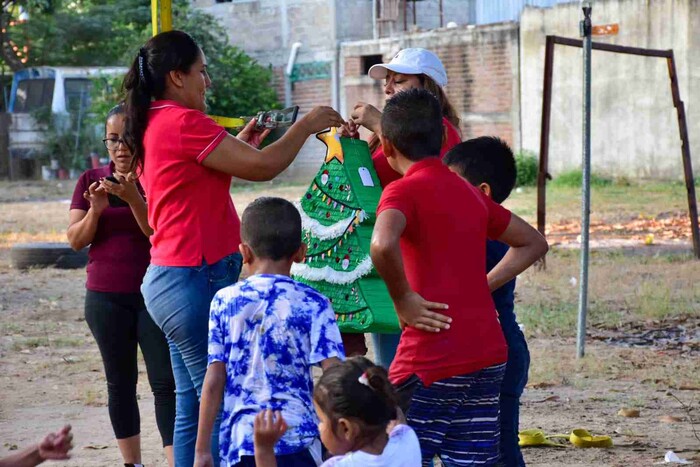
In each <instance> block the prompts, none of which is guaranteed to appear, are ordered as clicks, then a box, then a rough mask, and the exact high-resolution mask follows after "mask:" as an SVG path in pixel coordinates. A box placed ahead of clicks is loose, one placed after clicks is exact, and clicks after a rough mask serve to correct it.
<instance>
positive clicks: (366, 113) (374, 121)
mask: <svg viewBox="0 0 700 467" xmlns="http://www.w3.org/2000/svg"><path fill="white" fill-rule="evenodd" d="M350 118H351V119H352V121H353V122H355V124H356V125H362V126H363V127H365V128H367V129H368V130H369V131H371V132H373V133H376V134H379V133H380V124H381V119H382V113H381V112H380V111H379V110H378V109H377V108H376V107H375V106H373V105H370V104H365V103H364V102H358V103H357V104H355V108H353V109H352V113H351V114H350Z"/></svg>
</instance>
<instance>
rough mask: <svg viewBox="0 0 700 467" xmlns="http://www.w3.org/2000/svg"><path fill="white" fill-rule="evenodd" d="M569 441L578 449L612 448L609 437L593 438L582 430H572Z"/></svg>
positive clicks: (586, 431)
mask: <svg viewBox="0 0 700 467" xmlns="http://www.w3.org/2000/svg"><path fill="white" fill-rule="evenodd" d="M569 441H570V442H571V444H573V445H574V446H576V447H578V448H611V447H612V446H613V442H612V438H611V437H610V436H593V435H592V434H590V433H589V432H588V430H584V429H583V428H577V429H575V430H573V431H572V432H571V436H569Z"/></svg>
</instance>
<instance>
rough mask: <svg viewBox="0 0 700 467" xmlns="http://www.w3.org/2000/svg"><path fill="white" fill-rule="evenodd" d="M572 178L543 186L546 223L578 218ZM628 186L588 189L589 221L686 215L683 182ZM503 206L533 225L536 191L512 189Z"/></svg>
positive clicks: (577, 196) (578, 203)
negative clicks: (567, 183) (570, 180)
mask: <svg viewBox="0 0 700 467" xmlns="http://www.w3.org/2000/svg"><path fill="white" fill-rule="evenodd" d="M576 177H578V178H576ZM574 178H576V180H577V181H576V183H575V184H574V185H573V186H566V185H563V184H557V183H554V181H553V182H550V183H548V184H547V190H546V200H547V211H546V216H547V217H546V218H547V223H552V222H561V221H567V220H578V219H580V217H581V179H580V172H578V173H577V175H576V176H575V177H574ZM628 182H629V181H628ZM629 183H630V184H629V185H625V184H620V183H617V182H613V183H612V184H608V185H602V186H593V187H592V188H591V219H592V220H593V221H600V222H609V223H613V222H618V221H620V220H630V219H633V218H636V217H639V216H640V215H641V216H645V217H651V218H655V217H656V216H658V215H659V214H661V213H668V212H681V213H687V212H688V201H687V196H686V191H685V184H683V183H679V182H660V181H634V182H629ZM699 188H700V187H699ZM503 204H504V206H505V207H507V208H508V209H510V210H512V211H513V212H514V213H516V214H517V215H519V216H521V217H523V218H524V219H525V220H527V221H528V222H530V223H533V224H534V223H535V221H536V217H535V216H536V212H537V189H536V188H535V187H521V188H518V189H517V190H513V192H512V193H511V195H510V197H509V198H508V199H507V200H506V201H505V202H504V203H503Z"/></svg>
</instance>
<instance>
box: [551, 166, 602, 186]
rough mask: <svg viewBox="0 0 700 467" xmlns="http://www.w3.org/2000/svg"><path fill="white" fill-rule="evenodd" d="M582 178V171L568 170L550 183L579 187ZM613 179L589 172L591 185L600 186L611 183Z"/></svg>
mask: <svg viewBox="0 0 700 467" xmlns="http://www.w3.org/2000/svg"><path fill="white" fill-rule="evenodd" d="M582 180H583V172H582V171H581V170H569V171H568V172H563V173H560V174H559V175H557V176H556V177H554V179H553V180H552V185H554V186H566V187H570V188H575V187H580V186H581V183H582ZM612 183H613V180H612V179H611V178H608V177H603V176H602V175H597V174H594V173H592V174H591V186H592V187H601V186H610V185H612Z"/></svg>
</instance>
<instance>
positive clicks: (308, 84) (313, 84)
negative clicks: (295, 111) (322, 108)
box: [292, 79, 331, 114]
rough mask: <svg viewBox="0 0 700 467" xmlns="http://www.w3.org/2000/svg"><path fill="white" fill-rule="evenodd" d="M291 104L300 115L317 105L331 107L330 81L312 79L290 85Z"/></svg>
mask: <svg viewBox="0 0 700 467" xmlns="http://www.w3.org/2000/svg"><path fill="white" fill-rule="evenodd" d="M292 102H293V103H294V105H298V106H299V112H300V113H302V114H304V113H306V112H308V111H309V110H311V109H312V108H313V107H315V106H317V105H331V80H330V79H312V80H308V81H298V82H296V83H294V84H292Z"/></svg>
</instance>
